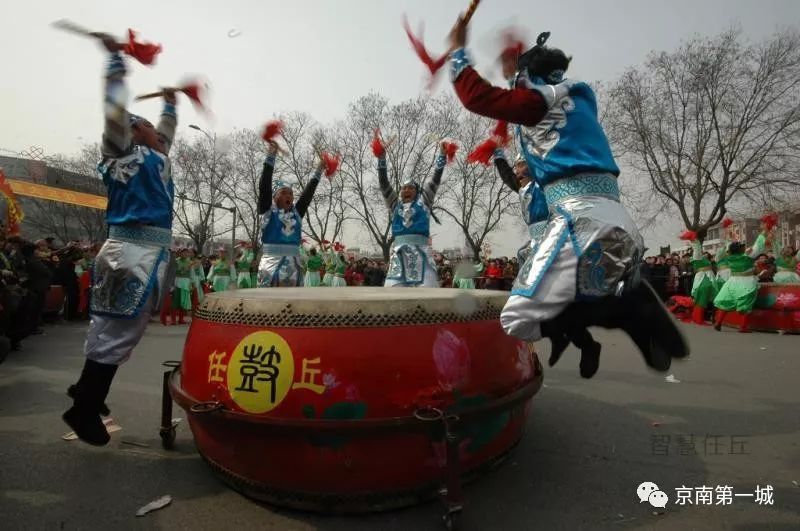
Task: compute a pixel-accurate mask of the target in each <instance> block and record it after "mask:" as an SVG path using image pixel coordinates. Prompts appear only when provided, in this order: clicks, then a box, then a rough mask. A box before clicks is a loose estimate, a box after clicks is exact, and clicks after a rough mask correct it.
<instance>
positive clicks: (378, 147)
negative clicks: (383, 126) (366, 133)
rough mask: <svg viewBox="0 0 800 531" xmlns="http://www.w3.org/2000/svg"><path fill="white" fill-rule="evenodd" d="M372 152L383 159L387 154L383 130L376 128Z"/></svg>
mask: <svg viewBox="0 0 800 531" xmlns="http://www.w3.org/2000/svg"><path fill="white" fill-rule="evenodd" d="M372 154H373V155H375V156H376V157H378V158H379V159H382V158H383V157H385V156H386V146H384V145H383V142H381V130H380V129H375V135H374V136H373V137H372Z"/></svg>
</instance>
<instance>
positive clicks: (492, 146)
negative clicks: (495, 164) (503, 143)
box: [467, 136, 500, 166]
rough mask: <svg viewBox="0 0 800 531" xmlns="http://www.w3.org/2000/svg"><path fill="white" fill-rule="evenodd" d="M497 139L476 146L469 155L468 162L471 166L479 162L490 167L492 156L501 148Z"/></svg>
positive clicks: (490, 139)
mask: <svg viewBox="0 0 800 531" xmlns="http://www.w3.org/2000/svg"><path fill="white" fill-rule="evenodd" d="M495 138H496V137H494V136H493V137H491V138H489V139H487V140H484V141H483V142H481V143H480V144H478V145H477V146H475V149H473V150H472V151H471V152H470V154H469V155H467V162H469V163H471V164H474V163H476V162H479V163H480V164H483V165H484V166H488V165H489V161H490V160H491V159H492V154H493V153H494V151H495V150H496V149H497V148H498V147H500V146H499V145H498V144H497V140H495Z"/></svg>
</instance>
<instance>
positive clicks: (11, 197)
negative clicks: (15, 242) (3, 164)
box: [0, 168, 25, 236]
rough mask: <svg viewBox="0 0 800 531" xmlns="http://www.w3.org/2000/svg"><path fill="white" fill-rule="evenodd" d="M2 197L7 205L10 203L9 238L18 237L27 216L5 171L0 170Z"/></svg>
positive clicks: (8, 210)
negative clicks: (20, 227) (20, 226)
mask: <svg viewBox="0 0 800 531" xmlns="http://www.w3.org/2000/svg"><path fill="white" fill-rule="evenodd" d="M0 197H3V198H5V200H6V203H8V208H7V209H6V210H7V212H8V216H7V217H8V220H7V222H6V224H7V231H8V234H7V235H8V236H16V235H18V234H19V224H20V223H22V220H23V219H25V214H23V212H22V209H21V208H20V206H19V201H17V196H16V194H14V190H12V189H11V185H10V184H9V183H8V181H6V174H5V173H3V170H2V169H1V168H0Z"/></svg>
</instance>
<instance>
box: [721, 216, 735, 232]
mask: <svg viewBox="0 0 800 531" xmlns="http://www.w3.org/2000/svg"><path fill="white" fill-rule="evenodd" d="M731 225H733V220H732V219H731V218H725V219H723V220H722V228H723V229H727V228H728V227H730V226H731Z"/></svg>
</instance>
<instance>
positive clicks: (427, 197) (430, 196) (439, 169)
mask: <svg viewBox="0 0 800 531" xmlns="http://www.w3.org/2000/svg"><path fill="white" fill-rule="evenodd" d="M446 165H447V157H446V156H445V154H444V152H443V151H439V155H438V156H437V157H436V169H435V170H434V171H433V177H431V178H430V179H428V180H427V181H426V182H425V186H424V187H423V189H422V200H423V201H424V202H425V205H427V207H428V208H433V200H434V199H435V198H436V192H437V191H438V190H439V185H440V184H441V183H442V175H443V174H444V167H445V166H446Z"/></svg>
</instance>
